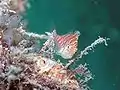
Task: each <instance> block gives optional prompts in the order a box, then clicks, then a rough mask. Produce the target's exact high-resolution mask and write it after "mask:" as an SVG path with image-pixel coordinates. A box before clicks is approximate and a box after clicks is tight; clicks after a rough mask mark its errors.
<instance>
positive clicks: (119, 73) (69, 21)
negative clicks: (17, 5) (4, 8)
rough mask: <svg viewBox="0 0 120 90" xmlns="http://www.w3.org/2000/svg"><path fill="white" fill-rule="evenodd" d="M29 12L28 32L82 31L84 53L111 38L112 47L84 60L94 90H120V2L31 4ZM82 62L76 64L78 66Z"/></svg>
mask: <svg viewBox="0 0 120 90" xmlns="http://www.w3.org/2000/svg"><path fill="white" fill-rule="evenodd" d="M31 5H32V6H31V9H29V10H28V11H27V15H26V17H27V19H28V21H29V24H28V28H29V31H32V32H37V33H44V32H45V31H52V30H53V29H54V28H55V29H56V30H57V32H58V33H59V34H65V33H67V32H72V31H75V30H79V31H80V32H81V36H80V39H79V42H80V43H79V48H80V49H81V50H82V49H84V48H85V47H86V46H88V45H89V44H91V43H92V42H93V41H94V40H95V39H96V38H97V37H98V36H103V37H109V38H110V39H111V40H110V41H109V42H108V44H109V46H108V47H105V46H104V45H99V46H98V47H97V48H96V49H95V50H94V51H95V52H92V53H90V54H89V55H87V56H85V57H84V58H83V59H82V60H83V61H84V62H87V63H88V64H89V67H90V69H91V70H92V72H93V74H94V75H95V77H94V78H95V79H94V80H93V81H91V82H90V85H91V87H92V88H93V89H94V90H120V58H119V55H120V53H119V50H120V11H119V8H120V1H119V0H114V1H113V0H34V1H33V0H32V1H31ZM81 62H82V61H79V62H77V64H79V63H81Z"/></svg>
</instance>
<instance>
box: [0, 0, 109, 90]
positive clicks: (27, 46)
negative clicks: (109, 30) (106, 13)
mask: <svg viewBox="0 0 120 90" xmlns="http://www.w3.org/2000/svg"><path fill="white" fill-rule="evenodd" d="M16 1H17V0H16ZM18 1H19V0H18ZM20 1H21V0H20ZM17 4H18V3H17ZM22 8H23V7H22ZM19 9H20V11H21V8H20V7H19V8H18V7H17V6H16V4H15V1H14V0H2V1H1V2H0V90H89V87H88V86H87V82H88V81H89V80H91V79H92V74H91V72H90V71H89V70H88V68H87V65H86V64H84V65H82V64H80V65H79V66H78V67H76V68H75V69H74V70H71V69H69V66H70V65H71V64H74V62H75V61H76V60H78V59H81V58H82V56H83V55H86V54H88V51H90V50H92V49H93V48H94V47H95V46H96V45H97V44H101V43H103V42H105V45H106V44H107V43H106V39H104V38H102V37H99V38H98V39H97V40H95V42H93V43H92V44H91V45H90V46H88V47H86V48H85V49H84V50H83V51H81V52H80V53H79V54H78V55H77V56H76V57H73V58H72V59H71V60H69V62H68V63H67V64H66V65H65V66H64V65H63V64H62V63H61V62H57V60H56V58H55V57H54V56H55V55H56V50H55V47H56V46H55V40H54V37H53V36H54V35H53V34H54V32H55V30H53V32H46V34H41V35H40V34H35V33H31V32H26V28H25V23H24V22H23V18H22V16H21V14H20V12H18V11H19ZM64 37H65V36H64ZM71 37H72V36H71ZM71 37H70V38H71ZM62 38H63V36H62ZM68 39H69V38H68ZM42 40H46V42H45V43H43V45H40V43H41V41H42ZM75 40H77V39H75ZM63 42H64V39H63ZM75 44H76V43H75ZM66 45H68V46H69V43H67V44H66ZM72 45H73V44H72ZM68 46H67V49H66V50H68V49H69V47H70V46H69V47H68ZM61 47H62V49H64V48H65V47H66V46H64V47H63V46H61ZM75 49H76V48H75ZM61 53H62V52H61ZM64 53H65V52H64ZM76 74H79V75H80V77H79V78H77V77H76Z"/></svg>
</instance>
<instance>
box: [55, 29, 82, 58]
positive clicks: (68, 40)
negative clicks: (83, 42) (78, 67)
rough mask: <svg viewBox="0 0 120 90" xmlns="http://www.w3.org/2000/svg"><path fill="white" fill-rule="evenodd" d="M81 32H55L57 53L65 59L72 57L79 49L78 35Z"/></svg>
mask: <svg viewBox="0 0 120 90" xmlns="http://www.w3.org/2000/svg"><path fill="white" fill-rule="evenodd" d="M79 36H80V32H79V31H76V32H74V33H69V34H65V35H58V34H57V33H56V32H55V31H54V32H53V39H54V43H55V50H56V54H57V55H60V56H61V57H62V58H64V59H70V58H72V57H73V55H74V54H75V53H76V51H77V46H78V37H79Z"/></svg>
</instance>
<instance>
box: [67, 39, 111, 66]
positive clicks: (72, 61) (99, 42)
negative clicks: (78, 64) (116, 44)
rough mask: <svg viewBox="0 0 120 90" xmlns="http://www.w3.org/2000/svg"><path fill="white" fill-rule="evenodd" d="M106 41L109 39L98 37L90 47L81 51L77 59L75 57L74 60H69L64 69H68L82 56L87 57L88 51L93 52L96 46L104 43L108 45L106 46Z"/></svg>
mask: <svg viewBox="0 0 120 90" xmlns="http://www.w3.org/2000/svg"><path fill="white" fill-rule="evenodd" d="M106 40H109V38H106V39H104V38H102V37H99V38H98V39H97V40H95V41H94V42H93V43H92V44H91V45H90V46H87V47H86V48H85V49H84V50H83V51H81V52H80V54H78V56H77V57H75V58H74V59H72V60H70V61H69V63H67V65H66V66H65V67H66V68H68V67H69V66H70V65H71V64H72V63H74V62H75V61H76V60H78V59H81V58H82V57H83V56H84V55H87V54H88V51H91V50H93V49H94V48H95V47H96V45H98V44H101V43H104V44H105V45H106V46H107V45H108V44H107V41H106Z"/></svg>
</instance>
